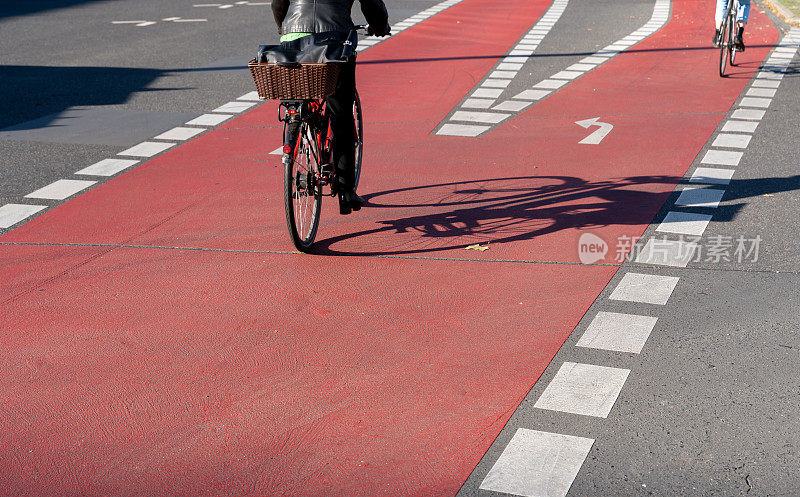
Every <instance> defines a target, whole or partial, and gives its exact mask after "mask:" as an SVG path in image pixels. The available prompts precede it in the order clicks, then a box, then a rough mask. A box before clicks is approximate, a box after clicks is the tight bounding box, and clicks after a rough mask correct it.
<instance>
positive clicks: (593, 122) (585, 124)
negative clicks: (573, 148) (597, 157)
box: [575, 117, 614, 145]
mask: <svg viewBox="0 0 800 497" xmlns="http://www.w3.org/2000/svg"><path fill="white" fill-rule="evenodd" d="M599 119H600V118H599V117H593V118H591V119H584V120H583V121H575V124H577V125H579V126H581V127H582V128H586V129H588V128H590V127H591V126H598V129H596V130H595V131H594V132H593V133H592V134H590V135H589V136H587V137H586V138H584V139H583V140H581V141H579V142H578V143H581V144H584V145H599V144H600V142H602V141H603V138H605V137H606V136H608V134H609V133H611V130H613V129H614V125H613V124H609V123H603V122H600V121H599Z"/></svg>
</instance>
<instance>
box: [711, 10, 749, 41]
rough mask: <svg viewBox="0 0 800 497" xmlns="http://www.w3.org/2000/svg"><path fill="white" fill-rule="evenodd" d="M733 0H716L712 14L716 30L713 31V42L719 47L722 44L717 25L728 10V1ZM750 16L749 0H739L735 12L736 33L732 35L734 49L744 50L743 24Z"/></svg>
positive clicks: (720, 23) (719, 24) (718, 25)
mask: <svg viewBox="0 0 800 497" xmlns="http://www.w3.org/2000/svg"><path fill="white" fill-rule="evenodd" d="M732 1H733V0H717V10H716V13H715V15H714V22H715V23H716V32H715V33H714V40H713V42H712V43H713V44H714V46H715V47H717V48H719V46H720V45H721V44H722V40H720V32H719V27H720V26H721V25H722V16H724V15H725V13H726V12H728V2H732ZM749 18H750V0H739V11H738V12H737V13H736V35H735V36H734V37H733V44H734V45H735V46H736V50H738V51H740V52H744V26H745V24H747V20H748V19H749Z"/></svg>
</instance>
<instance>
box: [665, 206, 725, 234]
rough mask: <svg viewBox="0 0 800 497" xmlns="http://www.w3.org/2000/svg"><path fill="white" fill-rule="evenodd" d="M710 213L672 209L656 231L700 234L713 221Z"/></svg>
mask: <svg viewBox="0 0 800 497" xmlns="http://www.w3.org/2000/svg"><path fill="white" fill-rule="evenodd" d="M711 217H712V216H710V215H708V214H698V213H696V212H679V211H670V212H668V213H667V215H666V216H665V217H664V220H663V221H661V224H659V225H658V228H656V231H659V232H661V233H677V234H679V235H692V236H700V235H702V234H703V232H704V231H705V230H706V227H708V223H709V222H711Z"/></svg>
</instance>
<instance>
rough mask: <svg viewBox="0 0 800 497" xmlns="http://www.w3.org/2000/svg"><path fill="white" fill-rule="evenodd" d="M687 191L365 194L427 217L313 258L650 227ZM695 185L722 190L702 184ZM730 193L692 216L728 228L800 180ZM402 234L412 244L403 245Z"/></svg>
mask: <svg viewBox="0 0 800 497" xmlns="http://www.w3.org/2000/svg"><path fill="white" fill-rule="evenodd" d="M681 184H687V185H688V184H689V183H688V181H687V180H686V179H685V178H683V177H677V176H667V175H660V176H632V177H627V178H617V179H613V180H601V181H588V180H585V179H581V178H577V177H573V176H518V177H508V178H496V179H479V180H469V181H454V182H447V183H439V184H433V185H421V186H412V187H407V188H398V189H393V190H386V191H382V192H376V193H372V194H369V195H364V198H365V199H366V200H367V205H366V206H365V209H369V210H375V209H384V210H386V212H387V214H388V213H394V212H403V211H408V210H418V211H420V212H421V213H420V214H417V215H408V216H405V217H399V218H396V219H387V220H382V221H378V222H377V224H378V225H379V226H378V227H375V228H370V229H364V230H361V231H356V232H351V233H344V234H340V235H337V236H333V237H329V238H326V239H321V240H318V241H317V242H316V243H315V244H314V246H313V248H312V253H314V254H318V255H332V256H333V255H337V256H348V255H349V256H356V255H358V256H370V255H372V256H378V255H383V256H422V257H424V255H425V254H436V253H441V252H445V251H450V250H455V249H465V248H467V247H468V246H470V245H473V244H475V243H483V242H491V243H512V242H524V241H528V240H532V239H534V238H536V237H540V236H543V235H547V234H551V233H555V232H559V231H563V230H586V229H597V228H602V227H606V226H610V225H614V226H646V225H649V224H651V223H659V222H661V221H662V220H663V219H664V216H666V214H667V212H669V210H670V209H671V208H672V206H673V202H674V200H675V199H676V198H677V196H678V195H679V194H680V189H677V190H674V189H673V188H669V189H667V191H664V188H663V185H669V186H670V187H672V186H675V187H677V186H678V185H681ZM659 185H661V187H660V188H656V187H657V186H659ZM692 186H693V187H695V188H710V189H717V188H720V187H719V186H718V185H700V184H696V183H695V184H692ZM648 189H650V190H657V191H647V190H648ZM725 191H726V193H725V196H724V198H723V200H724V201H725V204H723V205H720V206H719V207H718V208H711V207H706V208H704V207H693V208H692V209H691V210H692V211H694V212H698V213H704V214H709V215H712V216H713V219H714V222H715V223H729V222H732V221H734V220H735V219H736V217H737V215H738V214H739V213H740V212H741V210H742V209H743V208H744V207H745V206H746V205H747V202H746V199H749V198H754V197H760V196H764V195H772V194H776V193H783V192H790V191H800V175H793V176H789V177H765V178H756V179H734V180H732V181H731V182H730V184H729V185H728V186H727V188H725ZM412 199H416V201H414V200H412ZM732 201H735V202H734V203H731V202H732ZM430 211H436V212H430ZM398 235H399V236H401V237H402V236H403V235H407V237H406V239H405V240H397V238H398ZM353 247H358V248H353Z"/></svg>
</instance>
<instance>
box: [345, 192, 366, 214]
mask: <svg viewBox="0 0 800 497" xmlns="http://www.w3.org/2000/svg"><path fill="white" fill-rule="evenodd" d="M364 203H365V200H364V199H363V198H361V197H359V196H358V194H357V193H356V192H354V191H352V190H350V191H347V192H342V193H340V194H339V214H342V215H346V214H350V213H351V212H352V211H360V210H361V207H363V206H364Z"/></svg>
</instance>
